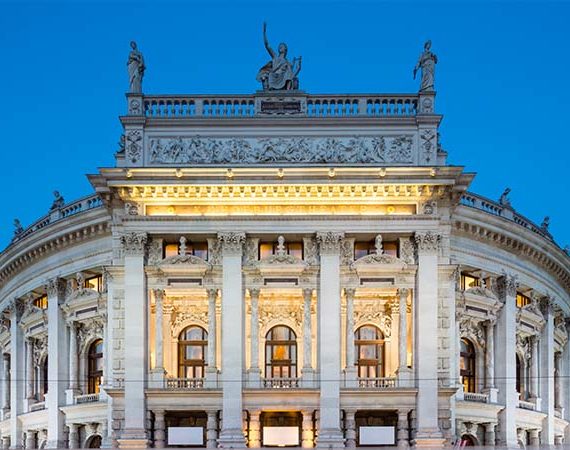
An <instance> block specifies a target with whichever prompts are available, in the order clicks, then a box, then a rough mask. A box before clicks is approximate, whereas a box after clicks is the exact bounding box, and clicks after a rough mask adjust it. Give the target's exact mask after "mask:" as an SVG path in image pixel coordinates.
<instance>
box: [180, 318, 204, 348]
mask: <svg viewBox="0 0 570 450" xmlns="http://www.w3.org/2000/svg"><path fill="white" fill-rule="evenodd" d="M188 327H200V328H203V329H204V330H206V332H208V322H205V321H202V320H198V319H196V318H191V319H187V320H183V321H182V322H180V323H178V324H177V325H176V326H175V327H174V328H172V338H173V340H174V341H175V342H176V344H178V337H179V336H180V333H182V331H184V330H185V329H186V328H188Z"/></svg>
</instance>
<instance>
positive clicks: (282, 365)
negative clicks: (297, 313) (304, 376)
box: [265, 325, 297, 378]
mask: <svg viewBox="0 0 570 450" xmlns="http://www.w3.org/2000/svg"><path fill="white" fill-rule="evenodd" d="M296 377H297V336H296V335H295V332H294V331H293V330H292V329H291V328H289V327H286V326H284V325H278V326H275V327H273V328H271V330H269V332H268V333H267V335H266V336H265V378H296Z"/></svg>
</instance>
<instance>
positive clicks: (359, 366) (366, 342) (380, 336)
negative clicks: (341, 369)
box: [354, 324, 386, 379]
mask: <svg viewBox="0 0 570 450" xmlns="http://www.w3.org/2000/svg"><path fill="white" fill-rule="evenodd" d="M366 328H370V329H373V330H374V332H375V338H374V339H363V338H362V337H361V334H362V330H364V329H366ZM372 345H374V346H375V347H374V350H375V356H376V358H373V359H369V358H366V359H363V358H360V350H361V347H363V346H372ZM354 359H355V361H354V365H355V366H356V370H357V374H358V378H364V379H366V378H384V377H385V376H386V361H385V360H386V346H385V336H384V333H382V330H380V328H378V327H377V326H376V325H372V324H366V325H362V326H360V327H358V328H357V329H356V330H355V331H354ZM372 367H374V368H375V369H374V371H375V372H376V376H370V374H371V371H372V370H371V368H372ZM363 372H365V373H366V374H365V375H363Z"/></svg>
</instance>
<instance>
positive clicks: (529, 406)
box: [519, 400, 536, 411]
mask: <svg viewBox="0 0 570 450" xmlns="http://www.w3.org/2000/svg"><path fill="white" fill-rule="evenodd" d="M519 408H522V409H528V410H530V411H534V410H535V409H536V405H535V404H534V403H533V402H527V401H526V400H519Z"/></svg>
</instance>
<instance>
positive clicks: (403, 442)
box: [397, 410, 410, 450]
mask: <svg viewBox="0 0 570 450" xmlns="http://www.w3.org/2000/svg"><path fill="white" fill-rule="evenodd" d="M409 436H410V432H409V428H408V411H407V410H398V433H397V445H398V448H399V449H400V450H405V449H408V448H409V447H410V437H409Z"/></svg>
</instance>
